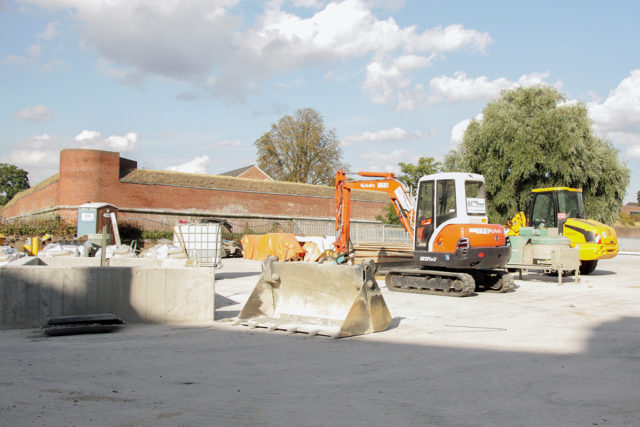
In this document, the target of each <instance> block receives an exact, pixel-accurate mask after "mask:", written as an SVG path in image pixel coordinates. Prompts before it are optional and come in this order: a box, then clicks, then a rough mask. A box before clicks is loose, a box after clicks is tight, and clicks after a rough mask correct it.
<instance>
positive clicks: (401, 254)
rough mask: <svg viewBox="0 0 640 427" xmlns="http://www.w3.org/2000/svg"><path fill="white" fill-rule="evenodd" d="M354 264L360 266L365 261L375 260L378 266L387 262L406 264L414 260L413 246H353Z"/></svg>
mask: <svg viewBox="0 0 640 427" xmlns="http://www.w3.org/2000/svg"><path fill="white" fill-rule="evenodd" d="M353 250H354V263H356V264H359V263H361V262H362V261H363V260H365V259H370V260H373V261H374V262H375V263H376V264H384V263H387V262H403V261H404V262H406V261H411V259H413V244H411V243H389V242H366V243H356V244H354V245H353Z"/></svg>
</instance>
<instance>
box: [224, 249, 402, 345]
mask: <svg viewBox="0 0 640 427" xmlns="http://www.w3.org/2000/svg"><path fill="white" fill-rule="evenodd" d="M389 323H391V314H390V313H389V309H388V308H387V304H386V303H385V301H384V298H383V297H382V293H381V292H380V288H378V284H377V282H376V279H375V277H374V264H373V263H372V262H370V263H363V264H361V265H355V266H352V265H336V264H312V263H302V262H278V259H277V257H269V258H267V259H265V260H264V261H263V262H262V276H261V277H260V279H259V280H258V283H257V284H256V287H255V288H254V290H253V292H252V293H251V296H250V297H249V299H248V300H247V302H246V304H245V305H244V307H243V309H242V311H241V312H240V314H239V315H238V319H237V320H236V322H235V324H239V325H245V326H249V327H262V328H268V329H270V330H285V331H288V332H304V333H308V334H310V335H327V336H330V337H333V338H341V337H348V336H353V335H362V334H370V333H372V332H380V331H384V330H386V329H387V327H389Z"/></svg>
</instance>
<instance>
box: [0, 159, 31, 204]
mask: <svg viewBox="0 0 640 427" xmlns="http://www.w3.org/2000/svg"><path fill="white" fill-rule="evenodd" d="M28 175H29V173H28V172H27V171H25V170H24V169H20V168H19V167H17V166H14V165H10V164H8V163H0V206H4V205H6V204H7V202H8V201H9V200H11V199H13V196H15V195H16V194H18V193H19V192H21V191H22V190H26V189H27V188H29V177H28Z"/></svg>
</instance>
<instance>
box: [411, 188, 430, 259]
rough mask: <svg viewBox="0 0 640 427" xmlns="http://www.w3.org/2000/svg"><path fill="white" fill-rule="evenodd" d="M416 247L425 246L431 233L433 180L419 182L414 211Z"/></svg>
mask: <svg viewBox="0 0 640 427" xmlns="http://www.w3.org/2000/svg"><path fill="white" fill-rule="evenodd" d="M416 218H417V221H416V227H415V228H416V239H415V241H416V247H417V248H426V247H427V245H428V244H429V239H430V238H431V234H433V227H434V224H433V181H423V182H421V183H420V188H419V191H418V208H417V213H416Z"/></svg>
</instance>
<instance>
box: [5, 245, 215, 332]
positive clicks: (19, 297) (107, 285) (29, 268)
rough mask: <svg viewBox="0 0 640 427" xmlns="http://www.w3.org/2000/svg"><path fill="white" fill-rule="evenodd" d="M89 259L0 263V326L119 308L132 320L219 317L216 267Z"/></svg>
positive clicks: (191, 320)
mask: <svg viewBox="0 0 640 427" xmlns="http://www.w3.org/2000/svg"><path fill="white" fill-rule="evenodd" d="M72 260H76V261H77V263H78V264H80V265H81V266H74V265H73V261H72ZM86 260H87V258H67V259H64V260H63V259H62V258H57V259H44V260H43V259H39V258H35V257H32V258H31V259H26V260H25V261H24V262H21V263H10V264H7V265H6V266H4V267H2V268H0V329H5V328H31V327H38V326H41V325H43V324H44V323H45V322H46V321H47V319H48V318H50V317H53V316H62V315H74V314H95V313H114V314H116V315H118V316H119V317H121V318H122V319H123V320H125V321H127V322H152V323H163V324H203V323H208V322H213V320H214V308H215V301H214V298H215V270H214V269H213V268H210V267H165V268H160V267H157V266H146V265H149V264H151V265H154V264H156V263H146V265H145V261H142V262H141V263H140V264H142V266H117V267H114V266H110V267H100V266H86V265H83V264H86V262H87V261H86ZM155 261H157V260H155ZM50 264H51V265H50Z"/></svg>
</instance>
